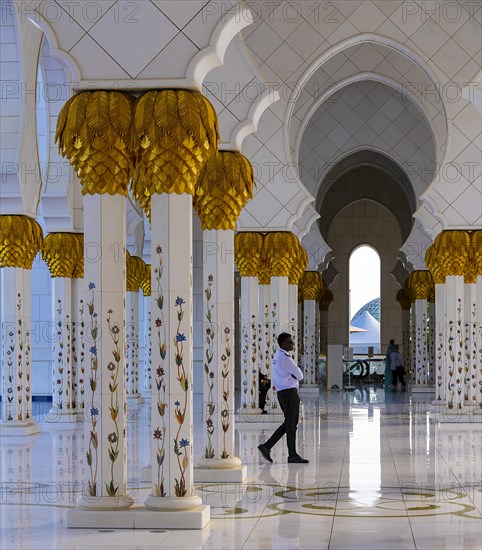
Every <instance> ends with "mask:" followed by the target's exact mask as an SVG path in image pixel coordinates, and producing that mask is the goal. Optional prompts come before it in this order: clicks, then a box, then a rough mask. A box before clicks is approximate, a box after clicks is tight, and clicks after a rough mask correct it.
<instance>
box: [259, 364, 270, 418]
mask: <svg viewBox="0 0 482 550" xmlns="http://www.w3.org/2000/svg"><path fill="white" fill-rule="evenodd" d="M258 373H259V386H258V395H259V402H258V405H259V408H260V409H261V414H268V411H266V410H265V406H266V396H267V395H268V391H269V389H270V388H271V380H270V379H269V378H268V377H267V376H266V374H263V373H262V372H261V371H258Z"/></svg>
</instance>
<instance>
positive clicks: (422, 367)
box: [412, 299, 431, 391]
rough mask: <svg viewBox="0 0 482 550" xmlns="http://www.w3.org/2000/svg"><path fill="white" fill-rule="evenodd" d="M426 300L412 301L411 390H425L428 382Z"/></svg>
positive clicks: (427, 388)
mask: <svg viewBox="0 0 482 550" xmlns="http://www.w3.org/2000/svg"><path fill="white" fill-rule="evenodd" d="M427 311H428V310H427V300H425V299H419V300H415V302H414V303H412V326H413V335H414V341H413V348H412V349H413V354H414V357H413V367H414V372H413V374H414V377H413V380H414V386H413V387H412V391H427V390H429V389H431V386H430V384H429V356H428V351H429V350H428V345H427V326H428V319H427Z"/></svg>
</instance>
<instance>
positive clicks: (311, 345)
mask: <svg viewBox="0 0 482 550" xmlns="http://www.w3.org/2000/svg"><path fill="white" fill-rule="evenodd" d="M321 285H322V283H321V275H320V273H319V272H318V271H305V272H304V273H303V275H302V277H301V280H300V295H301V298H302V300H303V315H304V319H303V349H304V361H303V376H304V378H303V386H302V387H303V388H317V386H316V383H315V378H316V367H317V363H318V351H317V346H316V341H317V338H316V328H317V323H316V311H317V310H318V309H319V301H320V298H321V293H322V290H323V289H322V286H321Z"/></svg>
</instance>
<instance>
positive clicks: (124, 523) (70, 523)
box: [67, 505, 211, 529]
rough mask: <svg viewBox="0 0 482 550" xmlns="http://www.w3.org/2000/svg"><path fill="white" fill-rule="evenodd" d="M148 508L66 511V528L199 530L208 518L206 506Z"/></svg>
mask: <svg viewBox="0 0 482 550" xmlns="http://www.w3.org/2000/svg"><path fill="white" fill-rule="evenodd" d="M173 512H174V510H173V511H172V512H166V511H162V512H161V511H155V510H148V509H146V508H144V507H136V508H131V509H129V510H117V511H113V510H110V511H109V510H106V511H93V510H79V509H74V510H69V511H68V512H67V527H75V528H84V529H98V528H108V529H203V528H204V527H205V526H206V525H207V524H208V523H209V520H210V519H211V514H210V507H209V506H207V505H201V506H198V507H197V508H195V509H193V510H189V511H177V510H176V513H173Z"/></svg>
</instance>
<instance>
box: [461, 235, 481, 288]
mask: <svg viewBox="0 0 482 550" xmlns="http://www.w3.org/2000/svg"><path fill="white" fill-rule="evenodd" d="M479 275H482V230H478V231H472V232H471V234H470V256H469V262H468V266H467V274H466V276H465V279H464V280H465V282H466V283H467V284H473V283H475V282H477V277H478V276H479Z"/></svg>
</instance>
